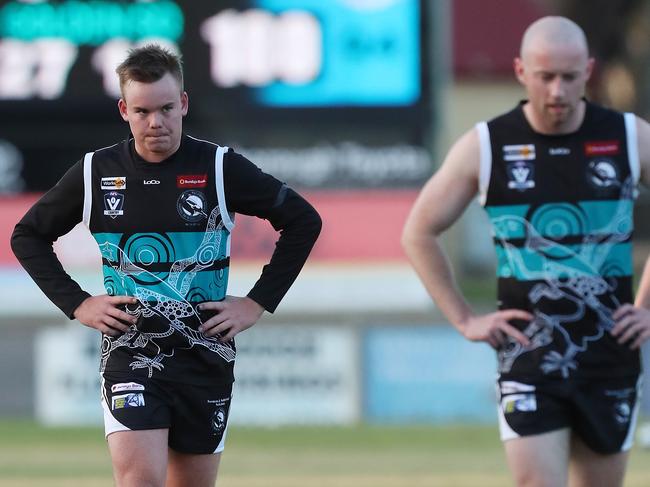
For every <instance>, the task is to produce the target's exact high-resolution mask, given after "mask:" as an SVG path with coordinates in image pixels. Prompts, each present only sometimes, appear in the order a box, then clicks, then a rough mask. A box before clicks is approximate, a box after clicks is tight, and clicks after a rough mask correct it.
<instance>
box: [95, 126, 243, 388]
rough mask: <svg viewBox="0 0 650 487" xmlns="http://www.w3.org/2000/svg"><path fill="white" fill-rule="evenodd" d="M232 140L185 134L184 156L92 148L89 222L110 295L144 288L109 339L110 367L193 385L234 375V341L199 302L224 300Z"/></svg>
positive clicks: (104, 361) (105, 362)
mask: <svg viewBox="0 0 650 487" xmlns="http://www.w3.org/2000/svg"><path fill="white" fill-rule="evenodd" d="M227 150H228V148H224V147H218V146H216V145H214V144H212V143H209V142H204V141H200V140H197V139H193V138H191V137H188V136H184V137H183V139H182V143H181V146H180V148H179V150H178V151H177V152H176V154H175V155H174V156H172V157H171V158H170V159H169V160H166V161H163V162H161V163H156V164H153V163H148V162H145V161H143V160H141V159H140V158H139V157H137V156H136V155H135V151H134V150H133V149H132V148H131V147H130V146H129V142H128V141H124V142H121V143H119V144H117V145H114V146H111V147H108V148H104V149H100V150H98V151H96V152H94V153H88V154H86V156H85V158H84V161H83V176H84V205H83V222H84V224H85V225H86V226H87V227H88V229H89V230H90V232H91V233H92V235H93V237H94V239H95V240H96V241H97V244H98V245H99V249H100V252H101V256H102V268H103V275H104V287H105V288H106V292H107V293H108V294H109V295H121V296H134V297H136V298H137V299H138V304H137V305H135V306H130V305H129V306H127V307H126V311H127V312H128V313H130V314H133V315H136V316H138V317H139V320H138V324H137V326H136V327H131V329H130V330H129V331H128V332H127V333H124V334H123V335H121V336H119V337H115V338H113V337H110V336H107V335H104V336H103V338H102V358H101V371H110V372H129V373H130V374H133V373H135V374H136V375H138V374H142V375H146V376H148V377H152V376H156V377H159V378H162V379H166V380H176V381H183V382H189V383H204V382H208V381H209V382H210V383H218V382H222V383H230V382H232V380H233V362H234V358H235V347H234V342H232V341H231V342H230V343H221V342H219V341H218V340H217V339H216V338H214V337H212V338H208V337H206V336H204V335H203V334H202V333H201V332H199V331H198V327H199V325H200V324H201V323H202V322H203V320H204V319H205V318H206V316H202V314H201V313H200V312H199V311H198V310H197V308H196V306H197V305H198V304H199V303H201V302H204V301H220V300H222V299H224V297H225V294H226V287H227V282H228V265H229V254H230V231H231V229H232V228H233V226H234V224H233V220H232V217H231V215H230V214H229V213H228V211H227V208H226V200H225V195H224V185H223V157H224V153H225V152H227Z"/></svg>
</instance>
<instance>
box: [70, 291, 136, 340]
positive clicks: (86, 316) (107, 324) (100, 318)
mask: <svg viewBox="0 0 650 487" xmlns="http://www.w3.org/2000/svg"><path fill="white" fill-rule="evenodd" d="M136 302H137V299H136V298H134V297H132V296H109V295H108V294H102V295H101V296H91V297H89V298H86V299H85V300H84V301H83V302H82V303H81V304H80V305H79V306H77V309H75V310H74V313H73V315H74V317H75V318H76V319H77V320H79V322H81V323H82V324H84V325H86V326H88V327H90V328H94V329H95V330H99V331H101V332H102V333H103V334H105V335H109V336H112V337H115V336H119V335H121V334H122V333H125V332H127V331H128V329H129V328H130V327H131V325H132V324H133V325H134V324H135V323H136V321H137V317H135V316H132V315H130V314H128V313H126V312H124V311H122V310H121V309H118V308H117V306H120V305H125V304H134V303H136Z"/></svg>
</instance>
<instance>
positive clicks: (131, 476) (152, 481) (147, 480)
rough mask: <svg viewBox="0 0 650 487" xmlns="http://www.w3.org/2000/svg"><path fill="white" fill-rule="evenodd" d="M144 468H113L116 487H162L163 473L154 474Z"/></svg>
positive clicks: (152, 471) (154, 472) (163, 483)
mask: <svg viewBox="0 0 650 487" xmlns="http://www.w3.org/2000/svg"><path fill="white" fill-rule="evenodd" d="M143 467H144V468H129V469H126V470H125V469H120V468H118V467H115V468H114V476H115V485H116V487H164V486H165V474H164V472H163V473H161V472H156V471H154V470H152V469H149V468H147V467H146V466H143Z"/></svg>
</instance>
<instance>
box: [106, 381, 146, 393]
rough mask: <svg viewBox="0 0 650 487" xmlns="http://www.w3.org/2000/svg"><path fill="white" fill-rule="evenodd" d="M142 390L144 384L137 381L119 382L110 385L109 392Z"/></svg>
mask: <svg viewBox="0 0 650 487" xmlns="http://www.w3.org/2000/svg"><path fill="white" fill-rule="evenodd" d="M124 391H144V386H143V385H142V384H138V383H137V382H121V383H119V384H113V385H112V386H111V392H124Z"/></svg>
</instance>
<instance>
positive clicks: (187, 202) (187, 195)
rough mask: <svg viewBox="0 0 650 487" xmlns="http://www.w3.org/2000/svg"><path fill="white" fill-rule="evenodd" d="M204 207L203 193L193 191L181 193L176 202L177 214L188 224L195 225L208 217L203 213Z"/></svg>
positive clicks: (205, 204)
mask: <svg viewBox="0 0 650 487" xmlns="http://www.w3.org/2000/svg"><path fill="white" fill-rule="evenodd" d="M206 206H207V203H206V200H205V196H204V195H203V193H202V192H201V191H196V190H194V189H188V190H187V191H183V192H182V193H181V195H180V196H179V197H178V201H177V202H176V209H177V210H178V214H179V215H180V216H181V218H183V219H184V220H186V221H188V222H190V223H196V222H199V221H201V220H203V219H204V218H207V217H208V215H207V214H206V212H205V207H206Z"/></svg>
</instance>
